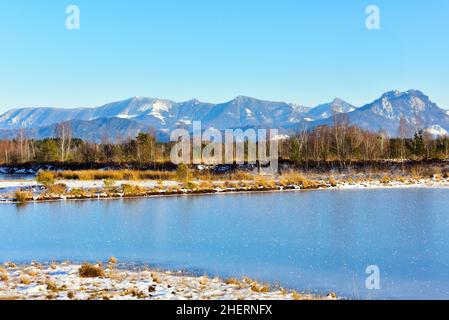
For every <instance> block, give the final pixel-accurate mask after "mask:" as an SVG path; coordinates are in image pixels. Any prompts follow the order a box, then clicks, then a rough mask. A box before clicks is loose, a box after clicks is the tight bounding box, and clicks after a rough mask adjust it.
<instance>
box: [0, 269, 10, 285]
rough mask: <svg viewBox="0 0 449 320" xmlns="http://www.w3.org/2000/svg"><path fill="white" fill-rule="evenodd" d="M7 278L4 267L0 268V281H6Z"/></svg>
mask: <svg viewBox="0 0 449 320" xmlns="http://www.w3.org/2000/svg"><path fill="white" fill-rule="evenodd" d="M8 280H9V275H8V272H7V271H6V270H5V269H3V268H0V281H3V282H6V281H8Z"/></svg>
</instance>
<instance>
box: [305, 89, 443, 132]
mask: <svg viewBox="0 0 449 320" xmlns="http://www.w3.org/2000/svg"><path fill="white" fill-rule="evenodd" d="M347 118H348V120H349V122H350V123H351V124H354V125H357V126H359V127H361V128H363V129H366V130H370V131H375V132H377V131H380V130H385V131H387V132H388V134H389V135H390V136H397V135H398V134H399V123H400V121H401V118H403V119H404V120H405V124H406V126H405V130H406V134H407V135H408V136H411V135H413V134H414V133H415V132H416V131H417V130H421V129H422V130H425V129H427V128H431V127H432V126H435V125H438V126H439V127H440V128H442V129H444V130H449V115H448V114H447V111H446V110H443V109H441V108H439V107H438V106H437V105H436V104H435V103H433V102H432V101H431V100H430V99H429V97H428V96H426V95H424V94H423V93H422V92H420V91H417V90H409V91H406V92H400V91H390V92H387V93H385V94H383V95H382V97H380V98H379V99H377V100H375V101H374V102H372V103H369V104H367V105H365V106H363V107H361V108H359V109H356V110H354V111H352V112H349V113H347ZM333 121H334V120H333V119H332V118H330V119H324V120H320V121H316V122H314V123H313V126H317V125H323V124H325V125H332V124H333Z"/></svg>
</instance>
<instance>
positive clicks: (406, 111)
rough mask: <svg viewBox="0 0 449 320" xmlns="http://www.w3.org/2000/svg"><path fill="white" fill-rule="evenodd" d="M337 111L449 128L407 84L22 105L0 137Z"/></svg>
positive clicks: (229, 125) (284, 121)
mask: <svg viewBox="0 0 449 320" xmlns="http://www.w3.org/2000/svg"><path fill="white" fill-rule="evenodd" d="M336 114H346V115H347V117H346V118H347V119H348V121H349V123H351V124H354V125H357V126H359V127H361V128H363V129H366V130H370V131H376V132H377V131H381V130H382V131H384V132H386V133H387V134H389V135H390V136H397V135H398V132H399V131H398V128H399V123H400V121H401V118H403V119H404V120H405V123H406V127H407V132H408V135H412V134H413V133H414V132H415V131H417V130H418V129H424V130H427V131H428V132H430V133H431V134H432V135H435V136H440V135H446V134H447V133H448V131H449V114H448V111H447V110H444V109H442V108H440V107H439V106H437V105H436V104H435V103H433V102H432V101H431V100H430V98H429V97H428V96H426V95H425V94H423V93H422V92H420V91H417V90H409V91H406V92H401V91H390V92H387V93H385V94H383V95H382V96H381V97H380V98H379V99H377V100H375V101H373V102H371V103H368V104H366V105H364V106H361V107H356V106H354V105H352V104H350V103H348V102H346V101H344V100H342V99H338V98H336V99H335V100H333V101H332V102H330V103H326V104H321V105H319V106H317V107H314V108H309V107H305V106H302V105H298V104H292V103H286V102H273V101H263V100H258V99H255V98H250V97H245V96H239V97H237V98H235V99H233V100H231V101H228V102H225V103H219V104H213V103H206V102H201V101H198V100H195V99H194V100H189V101H185V102H175V101H171V100H165V99H155V98H146V97H134V98H131V99H127V100H124V101H119V102H113V103H109V104H106V105H104V106H101V107H96V108H77V109H61V108H20V109H12V110H10V111H8V112H6V113H4V114H3V115H1V116H0V139H6V138H8V139H10V138H15V137H16V136H17V134H18V133H19V130H23V131H24V132H25V134H26V136H27V137H29V138H35V139H42V138H48V137H53V136H55V132H56V126H57V124H59V123H61V122H69V123H70V125H71V128H72V132H73V136H74V137H77V138H81V139H86V140H89V141H95V142H98V141H102V140H105V139H107V140H109V141H117V140H120V139H126V138H132V137H135V136H136V135H137V134H138V133H139V132H142V131H149V130H152V131H154V132H155V133H156V134H157V137H158V138H159V139H160V140H168V138H169V134H170V132H171V131H172V130H174V129H176V128H186V129H191V126H192V122H193V121H201V122H202V127H203V129H208V128H215V129H219V130H224V129H235V128H242V129H245V128H278V129H280V131H281V132H282V133H284V134H291V133H294V132H295V131H298V130H303V129H304V128H308V129H313V128H314V127H316V126H319V125H330V126H332V125H333V123H334V118H335V117H334V115H336Z"/></svg>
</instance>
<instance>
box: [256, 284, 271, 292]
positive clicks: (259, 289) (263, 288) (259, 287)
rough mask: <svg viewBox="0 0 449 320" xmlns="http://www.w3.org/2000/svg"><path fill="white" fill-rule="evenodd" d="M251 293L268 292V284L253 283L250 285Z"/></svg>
mask: <svg viewBox="0 0 449 320" xmlns="http://www.w3.org/2000/svg"><path fill="white" fill-rule="evenodd" d="M251 291H254V292H259V293H268V292H270V286H269V285H268V284H260V283H257V282H253V283H252V284H251Z"/></svg>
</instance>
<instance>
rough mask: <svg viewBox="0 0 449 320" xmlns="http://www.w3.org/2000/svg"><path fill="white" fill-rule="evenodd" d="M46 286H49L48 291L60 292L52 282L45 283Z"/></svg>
mask: <svg viewBox="0 0 449 320" xmlns="http://www.w3.org/2000/svg"><path fill="white" fill-rule="evenodd" d="M45 284H46V286H47V290H49V291H52V292H58V291H59V289H58V286H57V285H56V284H55V283H54V282H52V281H50V280H47V281H46V282H45Z"/></svg>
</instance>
